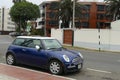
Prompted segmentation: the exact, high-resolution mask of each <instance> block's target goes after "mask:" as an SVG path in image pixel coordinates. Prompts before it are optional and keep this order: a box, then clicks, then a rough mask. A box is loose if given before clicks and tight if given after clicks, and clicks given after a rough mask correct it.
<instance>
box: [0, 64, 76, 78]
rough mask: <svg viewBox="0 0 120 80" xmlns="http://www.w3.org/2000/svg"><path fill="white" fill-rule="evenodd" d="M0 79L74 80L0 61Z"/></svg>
mask: <svg viewBox="0 0 120 80" xmlns="http://www.w3.org/2000/svg"><path fill="white" fill-rule="evenodd" d="M0 80H75V79H72V78H67V77H61V76H57V75H52V74H48V73H44V72H40V71H35V70H30V69H26V68H21V67H16V66H11V65H7V64H2V63H0Z"/></svg>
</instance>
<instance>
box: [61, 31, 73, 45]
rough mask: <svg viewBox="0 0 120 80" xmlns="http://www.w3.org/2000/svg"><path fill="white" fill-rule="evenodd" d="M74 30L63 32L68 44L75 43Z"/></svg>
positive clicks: (64, 41)
mask: <svg viewBox="0 0 120 80" xmlns="http://www.w3.org/2000/svg"><path fill="white" fill-rule="evenodd" d="M73 35H74V32H73V30H64V34H63V36H64V37H63V43H64V44H68V45H73V37H74V36H73Z"/></svg>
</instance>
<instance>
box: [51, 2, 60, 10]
mask: <svg viewBox="0 0 120 80" xmlns="http://www.w3.org/2000/svg"><path fill="white" fill-rule="evenodd" d="M58 5H59V3H58V2H52V3H51V4H50V8H49V9H51V10H58V9H59V7H58Z"/></svg>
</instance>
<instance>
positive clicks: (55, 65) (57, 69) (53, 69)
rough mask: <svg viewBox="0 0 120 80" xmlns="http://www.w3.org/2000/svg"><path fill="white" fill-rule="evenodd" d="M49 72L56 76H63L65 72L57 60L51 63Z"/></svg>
mask: <svg viewBox="0 0 120 80" xmlns="http://www.w3.org/2000/svg"><path fill="white" fill-rule="evenodd" d="M49 71H50V73H52V74H55V75H57V74H61V73H62V72H63V68H62V65H61V63H60V62H59V61H57V60H52V61H50V64H49Z"/></svg>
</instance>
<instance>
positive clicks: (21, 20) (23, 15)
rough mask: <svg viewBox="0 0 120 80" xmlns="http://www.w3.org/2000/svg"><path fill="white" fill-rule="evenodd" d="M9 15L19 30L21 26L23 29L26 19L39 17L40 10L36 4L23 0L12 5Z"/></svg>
mask: <svg viewBox="0 0 120 80" xmlns="http://www.w3.org/2000/svg"><path fill="white" fill-rule="evenodd" d="M10 16H11V18H12V20H13V21H14V22H15V23H16V24H17V25H18V27H19V30H20V31H21V28H23V30H25V28H26V24H27V21H28V20H35V19H36V18H38V17H40V11H39V7H38V6H37V5H35V4H32V3H30V2H27V1H25V0H23V1H21V2H18V3H15V4H14V5H13V6H12V8H11V10H10Z"/></svg>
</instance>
